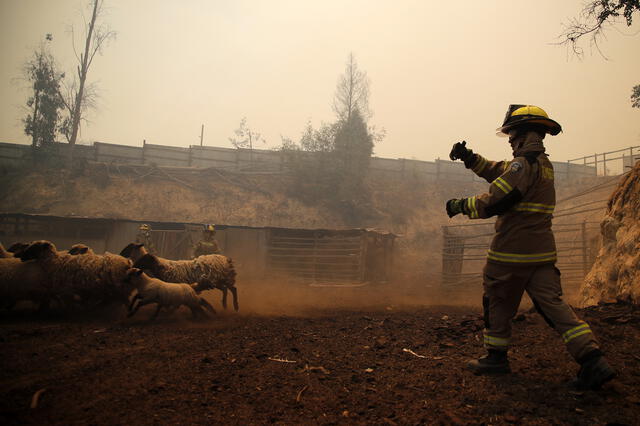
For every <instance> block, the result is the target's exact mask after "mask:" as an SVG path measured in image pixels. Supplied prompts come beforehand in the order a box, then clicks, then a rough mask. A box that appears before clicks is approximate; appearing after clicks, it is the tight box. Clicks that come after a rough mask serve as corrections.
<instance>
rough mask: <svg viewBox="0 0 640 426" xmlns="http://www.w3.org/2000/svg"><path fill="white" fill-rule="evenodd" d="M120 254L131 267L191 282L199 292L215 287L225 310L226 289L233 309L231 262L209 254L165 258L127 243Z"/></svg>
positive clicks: (235, 304)
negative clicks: (229, 293) (128, 261)
mask: <svg viewBox="0 0 640 426" xmlns="http://www.w3.org/2000/svg"><path fill="white" fill-rule="evenodd" d="M120 255H121V256H125V257H128V258H130V259H132V260H133V262H134V263H133V267H134V268H139V269H143V270H145V271H146V272H147V273H150V274H151V275H153V276H154V277H157V278H160V279H161V280H164V281H167V282H195V283H197V284H196V286H195V290H196V292H197V293H201V292H203V291H205V290H209V289H213V288H217V289H219V290H220V291H222V306H223V307H224V308H225V309H227V291H231V294H232V295H233V307H234V309H235V310H236V311H237V310H238V309H239V307H238V291H237V289H236V287H235V277H236V271H235V268H234V267H233V261H232V260H231V259H230V258H228V257H226V256H222V255H219V254H209V255H204V256H199V257H196V258H195V259H191V260H168V259H163V258H161V257H158V256H155V255H153V254H150V253H148V252H147V250H146V249H145V247H144V244H140V243H131V244H129V245H128V246H127V247H125V248H124V249H123V250H122V251H121V252H120Z"/></svg>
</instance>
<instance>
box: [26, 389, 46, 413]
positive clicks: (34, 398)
mask: <svg viewBox="0 0 640 426" xmlns="http://www.w3.org/2000/svg"><path fill="white" fill-rule="evenodd" d="M46 390H47V388H42V389H40V390H39V391H37V392H36V393H34V394H33V396H32V397H31V404H30V405H29V407H31V408H32V409H35V408H38V402H39V401H40V396H41V395H42V394H43V393H44V392H45V391H46Z"/></svg>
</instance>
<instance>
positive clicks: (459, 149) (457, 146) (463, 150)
mask: <svg viewBox="0 0 640 426" xmlns="http://www.w3.org/2000/svg"><path fill="white" fill-rule="evenodd" d="M472 155H473V151H471V150H470V149H467V141H462V142H457V143H454V144H453V148H451V152H450V153H449V158H451V161H455V160H462V161H464V162H466V160H467V159H468V158H470V157H471V156H472Z"/></svg>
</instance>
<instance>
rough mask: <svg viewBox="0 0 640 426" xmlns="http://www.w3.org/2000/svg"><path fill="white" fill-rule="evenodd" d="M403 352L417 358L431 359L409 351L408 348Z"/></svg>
mask: <svg viewBox="0 0 640 426" xmlns="http://www.w3.org/2000/svg"><path fill="white" fill-rule="evenodd" d="M402 352H406V353H408V354H411V355H413V356H417V357H418V358H426V359H428V358H429V357H428V356H424V355H419V354H417V353H415V352H414V351H412V350H411V349H407V348H403V349H402Z"/></svg>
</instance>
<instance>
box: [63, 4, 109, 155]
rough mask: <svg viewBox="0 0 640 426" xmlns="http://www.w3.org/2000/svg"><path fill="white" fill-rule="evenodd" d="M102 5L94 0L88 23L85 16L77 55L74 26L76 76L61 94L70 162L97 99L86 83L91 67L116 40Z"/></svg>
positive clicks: (72, 33) (72, 32) (94, 91)
mask: <svg viewBox="0 0 640 426" xmlns="http://www.w3.org/2000/svg"><path fill="white" fill-rule="evenodd" d="M103 4H104V0H91V3H90V7H91V19H90V20H89V21H88V22H87V20H86V19H85V17H84V15H83V20H84V30H85V34H84V50H83V51H82V52H80V54H78V50H77V49H76V45H75V29H74V27H73V26H71V38H72V43H73V44H72V45H73V53H74V54H75V56H76V59H77V61H78V64H77V66H76V71H77V75H76V76H74V79H73V81H72V82H71V83H70V84H67V85H66V87H65V88H66V93H63V94H62V95H63V98H64V102H65V108H66V109H67V111H68V114H69V117H68V119H67V122H66V126H65V136H66V138H67V140H68V141H69V163H71V161H72V160H73V147H74V145H75V143H76V140H77V138H78V132H79V131H80V122H81V121H82V119H83V115H84V113H85V112H86V111H87V109H88V108H92V107H95V101H96V96H97V93H96V90H95V85H93V84H88V83H87V75H88V74H89V68H90V67H91V64H92V63H93V59H94V58H95V56H96V54H97V53H102V48H103V47H104V46H105V45H106V43H107V42H108V41H109V40H112V39H114V38H115V37H116V33H115V31H113V30H111V29H110V27H109V26H108V25H106V24H104V23H101V22H100V16H101V12H102V10H103V9H102V6H103Z"/></svg>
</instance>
